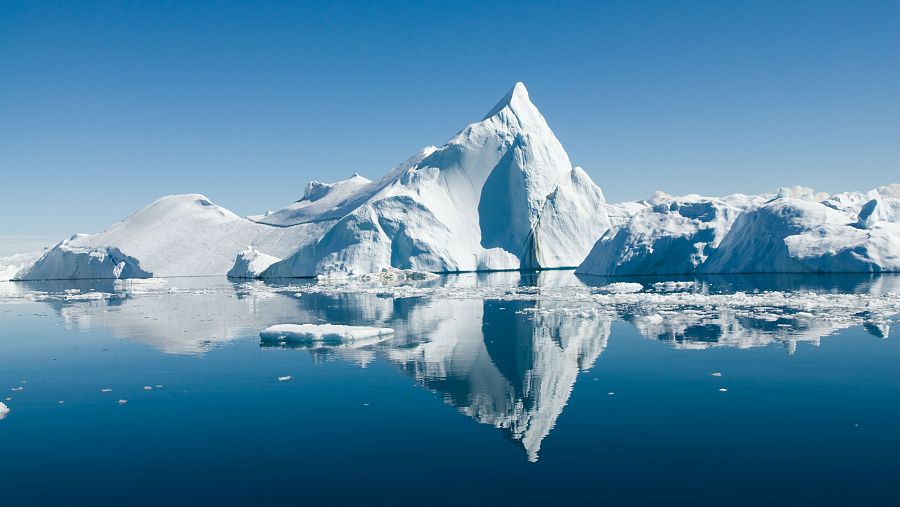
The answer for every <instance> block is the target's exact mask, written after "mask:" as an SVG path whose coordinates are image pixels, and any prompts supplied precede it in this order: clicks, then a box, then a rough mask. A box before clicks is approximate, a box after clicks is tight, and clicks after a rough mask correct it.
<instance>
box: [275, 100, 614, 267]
mask: <svg viewBox="0 0 900 507" xmlns="http://www.w3.org/2000/svg"><path fill="white" fill-rule="evenodd" d="M345 188H349V190H345ZM313 190H315V191H318V190H319V189H318V188H315V189H313ZM322 192H323V193H324V195H323V196H322V197H321V199H329V200H330V201H339V202H338V203H337V205H338V206H339V209H341V210H342V211H343V210H347V211H348V213H347V214H346V215H345V216H343V218H341V219H340V220H339V221H338V222H337V223H335V224H334V225H333V226H332V227H330V229H329V230H328V232H327V233H325V234H324V235H323V236H322V238H321V239H319V240H318V241H316V242H314V243H311V244H308V245H305V246H304V247H302V248H300V250H299V251H298V252H297V253H295V254H294V255H292V256H290V257H288V258H286V259H285V260H284V261H282V262H279V263H276V264H274V265H272V267H270V268H269V269H267V270H266V271H265V272H264V273H263V276H264V277H295V276H313V275H317V274H321V273H329V272H344V273H351V274H353V273H367V272H375V271H379V270H381V269H383V268H389V267H395V268H401V269H414V270H419V271H434V272H456V271H479V270H485V271H488V270H502V269H520V268H555V267H566V266H575V265H577V264H578V263H579V262H580V261H581V260H582V259H583V258H584V256H585V255H586V254H587V252H588V250H589V249H590V246H591V245H592V244H593V241H594V239H596V238H597V237H598V236H599V235H600V234H602V233H603V232H604V231H605V230H606V229H607V228H609V219H608V218H607V216H606V211H605V209H606V201H605V199H604V197H603V193H602V192H601V191H600V189H599V188H598V187H597V186H596V185H595V184H594V183H593V182H592V181H591V179H590V178H589V177H588V176H587V174H586V173H584V172H583V171H582V170H581V169H579V168H573V167H572V164H571V162H570V161H569V157H568V155H567V154H566V152H565V150H564V149H563V147H562V145H561V144H560V143H559V141H558V140H557V139H556V136H554V135H553V132H552V131H551V130H550V127H549V126H548V125H547V122H546V121H545V120H544V117H543V116H542V115H541V113H540V112H539V111H538V110H537V108H536V107H535V106H534V104H532V103H531V101H530V100H529V97H528V92H527V90H526V89H525V86H524V85H523V84H522V83H518V84H516V85H515V86H514V87H513V89H512V90H510V92H509V93H508V94H507V95H506V96H505V97H504V98H503V99H502V100H501V101H500V102H499V103H498V104H497V105H496V106H495V107H494V108H493V109H492V110H491V111H490V112H489V113H488V114H487V116H485V118H484V119H483V120H482V121H480V122H477V123H473V124H471V125H469V126H468V127H466V128H465V129H463V130H462V131H461V132H460V133H459V134H457V135H456V136H454V137H453V138H452V139H450V141H449V142H448V143H447V144H445V145H444V146H442V147H440V148H426V149H425V150H422V151H421V152H420V153H418V154H417V155H416V156H414V157H412V158H411V159H409V160H408V161H406V162H404V163H403V164H401V165H400V166H398V167H397V168H395V169H394V170H392V171H390V172H389V173H388V174H387V175H385V176H384V177H383V178H381V179H380V180H378V181H376V182H372V183H369V184H366V183H365V182H363V181H356V182H354V183H353V184H352V185H351V184H350V183H349V182H345V183H343V184H342V185H340V188H338V186H337V185H334V186H331V187H328V188H324V189H322ZM331 192H339V193H340V196H341V198H340V199H339V200H338V199H332V198H331V195H330V194H331ZM307 193H308V194H309V193H310V192H309V190H308V191H307ZM341 203H351V205H350V206H347V205H344V204H341ZM310 206H312V205H307V206H304V207H297V211H302V210H304V209H306V208H309V207H310ZM350 208H352V209H350ZM275 215H277V219H278V220H279V222H283V221H284V220H285V219H286V218H285V217H287V216H291V213H287V212H282V213H276V214H273V216H275ZM329 216H334V215H329ZM265 219H269V220H271V218H269V217H266V218H265ZM305 219H306V218H305Z"/></svg>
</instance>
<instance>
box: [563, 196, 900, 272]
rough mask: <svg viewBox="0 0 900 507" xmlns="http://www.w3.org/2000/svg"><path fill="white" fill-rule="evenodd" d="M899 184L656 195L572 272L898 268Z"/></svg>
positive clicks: (899, 253) (837, 270)
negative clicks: (762, 193) (836, 191)
mask: <svg viewBox="0 0 900 507" xmlns="http://www.w3.org/2000/svg"><path fill="white" fill-rule="evenodd" d="M898 195H900V185H889V186H886V187H880V188H878V189H875V190H872V191H870V192H866V193H863V192H846V193H841V194H834V195H828V194H822V193H817V192H815V191H813V190H811V189H807V188H804V187H793V188H783V189H780V190H779V191H778V192H777V193H775V194H772V195H765V196H745V195H732V196H728V197H724V198H711V197H700V196H696V195H689V196H685V197H672V196H668V195H665V194H657V195H655V196H654V197H653V198H652V199H650V200H649V201H646V202H645V203H644V208H643V209H640V210H638V211H637V212H636V213H635V214H634V215H633V216H631V217H630V218H629V219H628V220H626V221H624V222H623V223H622V224H621V225H619V226H617V227H614V228H612V229H610V230H608V231H607V232H606V233H605V234H604V235H603V236H602V237H601V238H600V239H599V240H598V241H597V243H596V244H595V245H594V247H593V248H592V250H591V252H590V254H589V255H588V256H587V258H586V259H585V260H584V262H582V263H581V265H580V266H579V267H578V271H577V272H578V273H582V274H592V275H660V274H694V273H842V272H886V271H900V223H898V222H900V198H898Z"/></svg>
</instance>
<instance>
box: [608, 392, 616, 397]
mask: <svg viewBox="0 0 900 507" xmlns="http://www.w3.org/2000/svg"><path fill="white" fill-rule="evenodd" d="M615 394H616V393H614V392H612V391H610V392H608V393H606V395H607V396H615Z"/></svg>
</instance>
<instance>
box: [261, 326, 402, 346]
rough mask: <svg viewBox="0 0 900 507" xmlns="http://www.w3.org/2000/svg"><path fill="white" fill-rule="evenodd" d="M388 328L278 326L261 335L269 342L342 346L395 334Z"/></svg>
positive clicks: (263, 331) (265, 330)
mask: <svg viewBox="0 0 900 507" xmlns="http://www.w3.org/2000/svg"><path fill="white" fill-rule="evenodd" d="M393 333H394V330H393V329H391V328H387V327H367V326H345V325H340V324H278V325H274V326H269V327H267V328H266V329H264V330H262V331H261V332H260V333H259V336H260V338H262V340H263V341H268V342H287V341H293V342H305V343H321V344H340V343H347V342H354V341H357V340H364V339H366V338H377V337H383V336H386V335H390V334H393Z"/></svg>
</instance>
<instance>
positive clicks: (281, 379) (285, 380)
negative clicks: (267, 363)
mask: <svg viewBox="0 0 900 507" xmlns="http://www.w3.org/2000/svg"><path fill="white" fill-rule="evenodd" d="M290 380H294V376H293V375H285V376H283V377H278V381H279V382H287V381H290Z"/></svg>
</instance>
